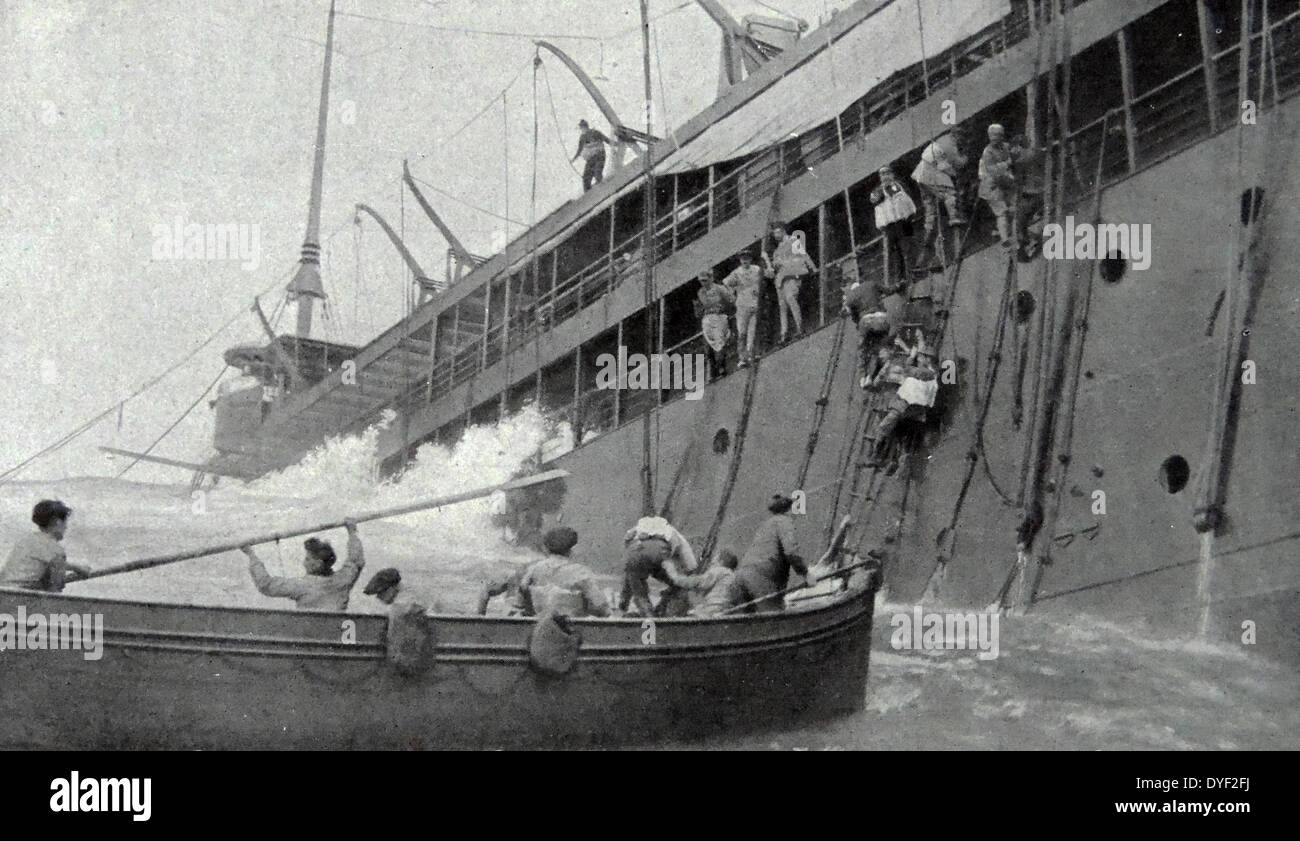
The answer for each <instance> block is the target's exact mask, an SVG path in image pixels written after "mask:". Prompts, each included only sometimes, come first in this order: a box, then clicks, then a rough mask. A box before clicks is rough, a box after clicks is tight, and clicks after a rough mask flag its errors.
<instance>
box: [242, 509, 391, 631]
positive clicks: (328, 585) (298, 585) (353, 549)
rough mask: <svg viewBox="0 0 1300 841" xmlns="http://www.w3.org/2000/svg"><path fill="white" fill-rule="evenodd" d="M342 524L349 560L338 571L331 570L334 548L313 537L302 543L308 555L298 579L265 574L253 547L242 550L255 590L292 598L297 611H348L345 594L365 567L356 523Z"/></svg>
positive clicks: (364, 558)
mask: <svg viewBox="0 0 1300 841" xmlns="http://www.w3.org/2000/svg"><path fill="white" fill-rule="evenodd" d="M344 525H345V526H346V528H347V530H348V559H347V561H346V562H345V563H344V564H343V566H341V567H339V569H338V570H337V571H335V570H334V561H335V554H334V547H332V546H330V545H329V544H328V543H326V542H325V541H323V540H319V539H317V538H315V537H309V538H307V540H306V541H304V542H303V547H304V548H305V549H306V550H307V554H306V555H304V556H303V559H302V565H303V569H304V570H306V572H307V574H306V575H304V576H302V577H300V578H280V577H278V576H274V575H270V574H268V573H267V571H266V567H265V566H264V565H263V564H262V562H261V561H260V560H258V558H257V555H256V554H254V553H253V547H252V546H243V547H241V550H242V551H243V553H244V554H245V555H247V556H248V573H249V575H251V576H252V577H253V584H254V585H255V586H256V587H257V591H258V592H259V593H261V594H262V595H264V596H273V597H279V598H286V599H293V600H294V603H295V604H296V605H297V607H298V609H299V610H331V611H338V612H342V611H345V610H347V609H348V594H349V593H350V592H351V591H352V585H353V584H355V583H357V578H358V577H360V575H361V570H362V568H363V567H365V565H366V557H365V553H364V552H363V551H362V548H361V538H360V537H359V536H358V535H357V524H356V522H354V521H353V520H351V519H348V520H346V521H345V523H344Z"/></svg>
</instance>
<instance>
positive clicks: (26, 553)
mask: <svg viewBox="0 0 1300 841" xmlns="http://www.w3.org/2000/svg"><path fill="white" fill-rule="evenodd" d="M71 515H72V509H71V508H69V507H68V506H66V505H64V504H63V503H62V502H60V501H59V500H57V499H42V500H41V501H40V502H38V503H36V507H34V508H33V509H32V522H33V523H35V524H36V528H37V529H39V530H38V531H35V532H32V533H31V534H25V535H23V536H22V537H21V538H19V539H18V542H17V543H15V544H14V548H13V549H12V550H11V551H10V552H9V559H8V560H7V561H5V565H4V567H3V568H0V586H5V587H22V588H24V589H27V590H45V591H46V592H49V593H60V592H62V591H63V585H64V583H65V582H67V581H76V580H77V579H79V578H85V577H86V576H88V575H90V570H89V569H88V568H86V567H84V566H80V565H78V564H70V563H68V553H67V552H66V551H64V549H63V546H61V545H60V541H61V540H63V535H64V534H65V533H67V530H68V517H69V516H71Z"/></svg>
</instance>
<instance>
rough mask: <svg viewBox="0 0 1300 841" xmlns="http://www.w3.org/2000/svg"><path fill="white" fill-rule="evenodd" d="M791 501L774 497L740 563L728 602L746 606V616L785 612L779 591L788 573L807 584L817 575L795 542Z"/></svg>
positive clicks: (813, 582)
mask: <svg viewBox="0 0 1300 841" xmlns="http://www.w3.org/2000/svg"><path fill="white" fill-rule="evenodd" d="M793 506H794V500H792V499H791V498H790V497H788V496H786V495H784V494H773V495H772V501H771V502H770V503H769V504H768V506H767V510H768V511H770V512H771V514H772V516H770V517H768V518H767V519H766V520H764V521H763V523H762V524H761V525H760V526H759V527H758V530H757V531H755V532H754V540H753V541H752V542H751V543H750V544H749V550H748V551H746V552H745V557H744V558H742V559H741V561H740V567H739V568H738V569H737V570H736V577H735V579H733V581H732V584H731V590H732V592H731V602H732V604H735V605H737V606H739V605H742V604H743V605H745V608H744V612H746V613H772V612H774V611H779V610H782V609H783V608H784V603H783V601H782V598H781V591H782V590H784V589H785V588H786V586H787V584H788V583H789V581H790V570H791V568H793V569H794V571H795V572H797V573H799V574H800V575H802V576H803V577H804V578H805V579H807V581H808V583H809V584H815V583H817V579H816V575H815V574H814V573H813V572H812V571H811V570H810V569H809V568H808V565H807V564H806V563H804V559H803V557H802V556H800V555H799V553H798V551H797V547H796V545H795V541H794V517H792V516H790V509H791V508H792V507H793Z"/></svg>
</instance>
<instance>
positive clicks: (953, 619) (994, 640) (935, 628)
mask: <svg viewBox="0 0 1300 841" xmlns="http://www.w3.org/2000/svg"><path fill="white" fill-rule="evenodd" d="M889 624H890V627H892V628H893V629H894V631H893V633H892V634H890V636H889V645H890V646H891V647H892V648H893V649H894V650H895V651H918V650H919V651H944V650H964V651H979V654H978V655H977V656H978V657H979V659H981V660H996V659H997V658H998V652H999V646H998V614H997V613H925V614H922V612H921V606H920V605H917V606H916V607H913V608H912V612H911V613H895V614H894V615H893V617H892V618H891V619H890V620H889Z"/></svg>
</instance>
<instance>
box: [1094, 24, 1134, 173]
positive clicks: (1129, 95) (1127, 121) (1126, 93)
mask: <svg viewBox="0 0 1300 841" xmlns="http://www.w3.org/2000/svg"><path fill="white" fill-rule="evenodd" d="M1115 43H1116V46H1117V47H1119V86H1120V92H1121V95H1122V97H1123V99H1124V138H1125V152H1126V154H1127V155H1128V166H1129V171H1130V172H1131V171H1133V170H1135V169H1137V160H1138V158H1137V131H1135V130H1134V127H1133V56H1132V52H1131V49H1132V43H1131V41H1130V39H1129V34H1128V29H1121V30H1120V31H1119V32H1116V33H1115ZM1105 142H1106V139H1105V138H1104V137H1103V138H1102V143H1103V144H1104V143H1105Z"/></svg>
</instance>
